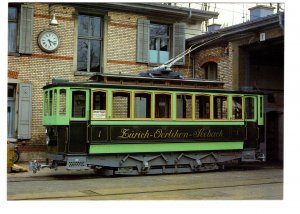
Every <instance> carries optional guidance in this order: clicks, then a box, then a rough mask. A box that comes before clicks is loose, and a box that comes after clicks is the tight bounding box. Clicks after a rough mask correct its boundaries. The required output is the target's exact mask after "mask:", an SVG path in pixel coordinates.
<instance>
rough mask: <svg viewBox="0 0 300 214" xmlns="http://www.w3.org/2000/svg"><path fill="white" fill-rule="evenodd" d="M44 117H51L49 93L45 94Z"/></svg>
mask: <svg viewBox="0 0 300 214" xmlns="http://www.w3.org/2000/svg"><path fill="white" fill-rule="evenodd" d="M44 116H50V114H49V91H45V92H44Z"/></svg>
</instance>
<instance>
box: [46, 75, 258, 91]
mask: <svg viewBox="0 0 300 214" xmlns="http://www.w3.org/2000/svg"><path fill="white" fill-rule="evenodd" d="M51 87H89V88H100V87H101V88H120V89H141V90H145V89H148V90H157V91H160V90H161V91H165V90H169V91H184V92H188V91H189V92H201V91H204V92H218V93H220V92H222V93H244V94H263V92H262V91H259V90H254V89H252V88H247V89H246V90H230V89H224V82H222V81H211V80H201V79H180V78H166V77H145V76H134V75H117V74H96V75H93V76H92V77H91V78H90V80H89V81H85V82H69V81H68V80H63V79H53V80H52V83H50V84H47V85H46V86H44V87H43V89H48V88H51Z"/></svg>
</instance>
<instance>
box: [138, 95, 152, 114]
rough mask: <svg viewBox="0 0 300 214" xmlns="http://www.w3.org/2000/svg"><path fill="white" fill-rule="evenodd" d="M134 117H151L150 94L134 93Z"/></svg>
mask: <svg viewBox="0 0 300 214" xmlns="http://www.w3.org/2000/svg"><path fill="white" fill-rule="evenodd" d="M134 97H135V98H134V101H135V105H134V117H135V118H151V94H147V93H135V95H134Z"/></svg>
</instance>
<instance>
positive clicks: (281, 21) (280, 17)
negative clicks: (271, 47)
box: [278, 13, 284, 31]
mask: <svg viewBox="0 0 300 214" xmlns="http://www.w3.org/2000/svg"><path fill="white" fill-rule="evenodd" d="M282 17H283V14H282V13H280V14H278V18H279V26H280V28H281V29H282V30H283V31H284V25H283V18H282Z"/></svg>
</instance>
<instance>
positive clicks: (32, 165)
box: [28, 160, 57, 174]
mask: <svg viewBox="0 0 300 214" xmlns="http://www.w3.org/2000/svg"><path fill="white" fill-rule="evenodd" d="M28 168H29V170H30V171H32V172H33V173H34V174H35V173H37V171H40V170H41V169H43V168H49V169H53V168H54V169H55V170H56V169H57V165H53V164H48V161H47V163H46V164H41V163H39V162H38V161H37V160H34V161H29V167H28Z"/></svg>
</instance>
